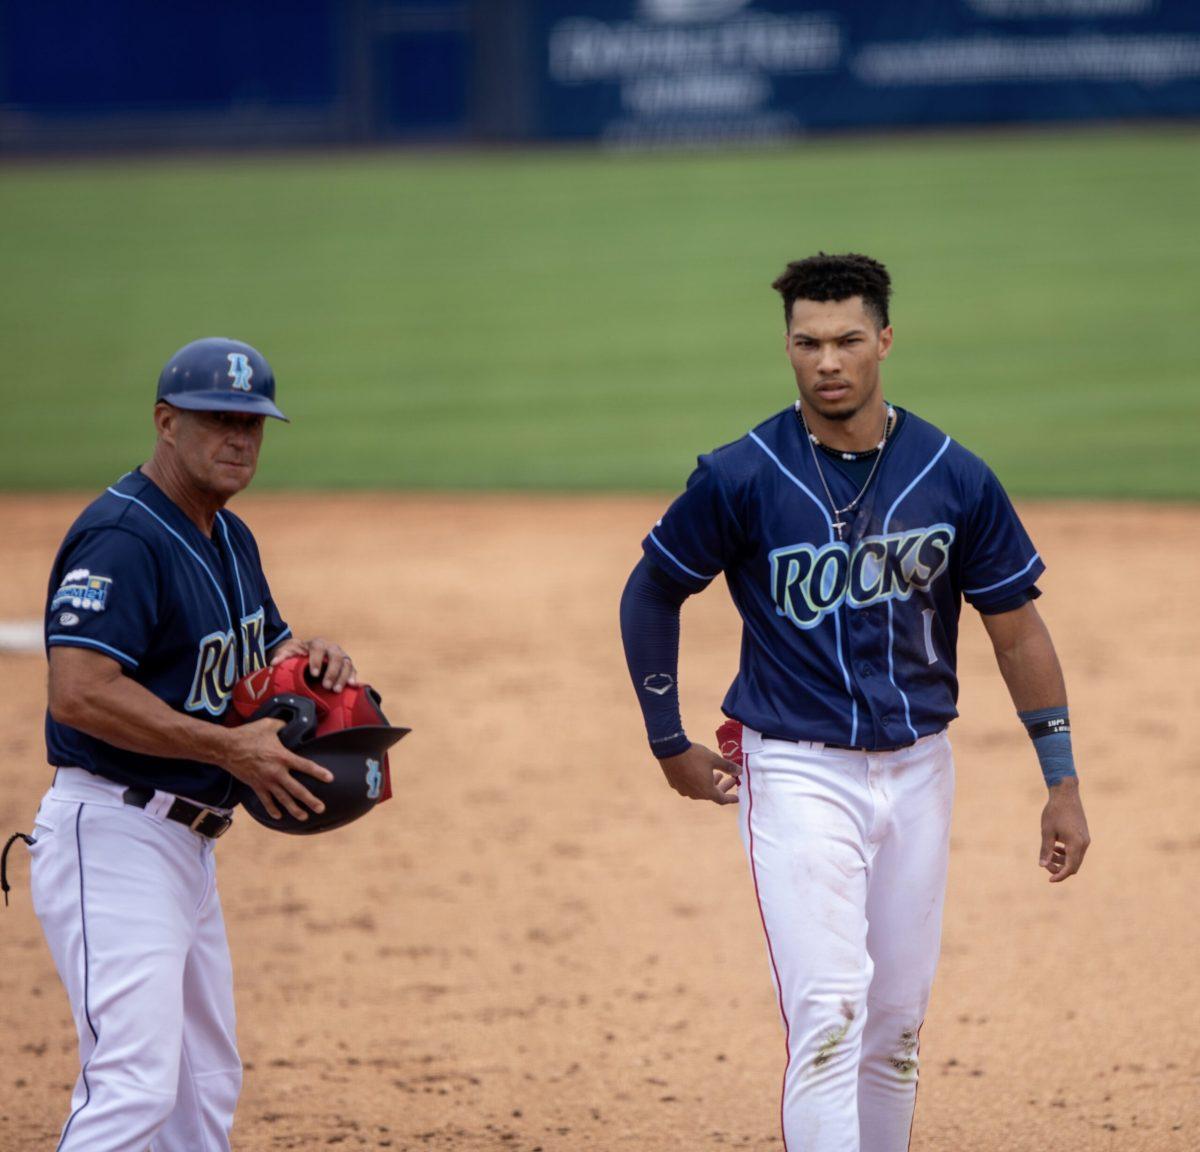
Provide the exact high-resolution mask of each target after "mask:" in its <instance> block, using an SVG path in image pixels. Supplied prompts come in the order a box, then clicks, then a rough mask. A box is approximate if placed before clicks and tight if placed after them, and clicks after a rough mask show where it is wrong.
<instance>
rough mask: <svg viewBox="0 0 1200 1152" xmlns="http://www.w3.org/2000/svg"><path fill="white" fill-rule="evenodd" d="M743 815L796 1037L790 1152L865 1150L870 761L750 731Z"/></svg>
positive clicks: (790, 1044)
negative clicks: (862, 1081) (862, 1104)
mask: <svg viewBox="0 0 1200 1152" xmlns="http://www.w3.org/2000/svg"><path fill="white" fill-rule="evenodd" d="M743 750H744V751H745V753H746V766H745V769H744V772H743V776H742V788H741V797H740V819H741V828H742V837H743V841H744V843H745V846H746V852H747V855H748V857H749V860H750V867H751V871H752V874H753V878H754V887H755V892H756V895H757V898H758V904H759V911H760V913H761V915H762V921H763V928H764V930H765V932H766V936H767V949H768V953H769V957H770V961H771V970H772V978H773V980H774V982H775V988H776V991H777V993H778V996H779V1007H780V1012H781V1014H782V1016H783V1021H784V1028H785V1032H786V1038H787V1040H786V1042H787V1065H786V1070H785V1073H784V1084H783V1093H782V1102H781V1113H782V1117H781V1118H782V1126H783V1138H784V1149H785V1152H858V1149H859V1121H858V1065H859V1053H860V1048H861V1041H862V1028H863V1020H864V1017H865V1014H866V1005H867V989H868V986H869V985H870V982H871V960H870V957H869V955H868V952H867V916H866V902H867V860H868V856H869V850H870V849H869V837H870V833H871V824H872V813H871V810H870V805H869V796H868V791H867V787H866V771H867V770H866V757H863V756H858V757H855V756H851V755H847V754H840V755H838V754H833V753H829V752H825V751H824V750H822V749H820V747H819V746H817V747H816V748H813V749H810V748H808V747H807V746H804V745H795V744H788V743H784V742H782V741H776V740H766V741H764V740H763V739H762V738H761V737H760V736H759V734H758V733H756V732H752V731H750V730H749V729H747V730H746V731H745V732H744V734H743Z"/></svg>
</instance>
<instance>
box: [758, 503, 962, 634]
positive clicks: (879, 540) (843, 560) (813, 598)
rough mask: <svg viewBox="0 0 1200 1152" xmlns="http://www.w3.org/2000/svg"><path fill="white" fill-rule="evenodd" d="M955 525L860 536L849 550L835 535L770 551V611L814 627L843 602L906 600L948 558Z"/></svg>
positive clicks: (798, 624)
mask: <svg viewBox="0 0 1200 1152" xmlns="http://www.w3.org/2000/svg"><path fill="white" fill-rule="evenodd" d="M953 540H954V528H953V527H952V526H951V525H949V524H934V525H932V526H930V527H926V528H912V529H909V530H908V531H906V532H895V533H889V534H887V535H881V536H864V537H863V538H862V540H860V541H859V542H858V543H857V544H856V545H855V546H854V549H853V551H852V550H851V548H850V545H849V544H846V543H844V542H842V541H840V540H834V541H831V542H830V543H828V544H823V545H822V546H821V547H819V548H818V547H816V546H815V545H812V544H791V545H788V546H787V547H784V548H776V549H774V550H773V551H772V552H771V553H770V557H769V558H770V561H771V597H772V599H773V600H774V601H775V611H776V612H777V613H778V614H779V615H780V616H786V617H787V618H788V619H789V620H791V621H792V623H793V624H795V625H796V627H798V628H805V629H808V628H815V627H816V626H817V625H818V624H819V623H820V622H821V621H822V620H823V619H824V618H825V617H826V616H827V615H828V614H829V613H830V612H833V611H835V610H836V609H837V608H838V606H839V605H841V604H842V603H843V602H844V603H846V604H848V605H849V606H850V607H851V608H866V607H868V606H869V605H872V604H881V603H884V602H885V601H888V600H893V599H896V600H907V599H908V598H909V597H910V596H911V595H912V594H913V592H914V591H916V590H920V589H925V588H928V587H929V586H930V585H931V584H932V583H933V582H934V581H935V580H936V579H937V578H938V577H939V576H940V575H941V574H942V573H943V572H944V571H945V570H946V567H947V565H948V564H949V563H950V545H951V543H952V542H953Z"/></svg>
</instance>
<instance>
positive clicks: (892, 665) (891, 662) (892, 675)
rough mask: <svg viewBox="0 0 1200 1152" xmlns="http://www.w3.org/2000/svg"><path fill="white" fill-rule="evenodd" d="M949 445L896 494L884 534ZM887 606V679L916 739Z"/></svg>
mask: <svg viewBox="0 0 1200 1152" xmlns="http://www.w3.org/2000/svg"><path fill="white" fill-rule="evenodd" d="M949 447H950V437H949V436H947V437H946V439H945V440H943V441H942V446H941V447H940V448H939V449H938V450H937V451H936V452H935V453H934V454H933V459H932V460H930V461H929V463H928V464H926V465H925V467H924V468H922V469H921V471H920V472H918V473H917V475H916V476H915V477H914V478H913V480H912V482H911V483H910V484H909V485H908V487H907V488H905V489H904V491H903V492H901V493H900V495H899V496H897V497H896V499H895V500H894V501H893V502H892V506H891V507H890V508H889V509H888V511H887V515H886V516H885V517H884V518H883V531H884V533H885V534H886V533H887V530H888V528H889V526H890V525H891V520H892V513H893V512H895V511H896V509H897V508H898V507H899V506H900V502H901V501H902V500H903V499H904V498H905V496H907V495H908V494H909V493H910V492H911V491H912V490H913V489H914V488H915V487H916V486H917V485H918V484H919V483H920V482H921V481H922V480H924V479H925V477H926V476H927V475H928V473H929V470H930V469H931V468H932V467H933V466H934V465H935V464H936V463H937V462H938V461H939V460H940V459H941V458H942V455H943V453H945V451H946V449H947V448H949ZM887 608H888V679H889V680H890V681H891V682H892V687H893V688H895V689H896V691H897V692H899V693H900V699H901V700H903V701H904V723H905V724H906V725H907V726H908V730H909V731H910V732H911V733H912V735H913V739H914V740H917V739H919V737H918V736H917V730H916V729H915V728H914V727H913V723H912V711H911V709H910V708H909V705H908V696H907V695H906V693H905V691H904V689H903V688H901V687H900V685H899V684H897V683H896V661H895V653H894V648H895V641H896V631H895V628H894V626H893V619H894V617H893V612H892V601H891V600H889V601H888V606H887Z"/></svg>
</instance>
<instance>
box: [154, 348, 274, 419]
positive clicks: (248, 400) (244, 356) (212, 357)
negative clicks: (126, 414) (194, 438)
mask: <svg viewBox="0 0 1200 1152" xmlns="http://www.w3.org/2000/svg"><path fill="white" fill-rule="evenodd" d="M157 399H158V400H161V401H165V402H166V403H167V404H170V405H171V406H172V407H174V408H187V409H190V410H192V411H198V412H248V413H251V414H252V415H258V416H273V417H274V418H275V419H276V420H286V419H287V417H286V416H285V415H284V414H283V413H282V412H280V410H279V409H278V408H276V407H275V373H274V372H272V371H271V365H270V364H268V363H267V360H266V357H265V356H263V354H262V353H261V352H259V351H258V349H257V348H252V347H250V345H249V344H243V343H242V342H241V341H240V340H227V339H226V338H225V337H224V336H208V337H205V339H203V340H193V341H192V342H191V343H190V344H185V345H184V346H183V347H182V348H180V349H179V351H178V352H176V353H175V355H174V356H172V357H171V359H170V360H168V361H167V364H166V367H165V368H163V370H162V372H161V373H160V374H159V377H158V396H157Z"/></svg>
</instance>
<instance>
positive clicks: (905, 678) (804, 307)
mask: <svg viewBox="0 0 1200 1152" xmlns="http://www.w3.org/2000/svg"><path fill="white" fill-rule="evenodd" d="M773 287H774V288H775V289H776V290H777V291H778V292H779V294H780V295H781V296H782V298H783V305H784V315H785V319H786V325H787V328H786V332H787V336H786V339H787V344H786V347H787V354H788V359H789V360H790V362H791V366H792V370H793V372H794V374H795V378H796V384H797V385H798V388H799V393H800V396H799V400H798V401H797V402H796V403H795V404H794V405H792V406H789V407H788V408H787V409H785V410H784V411H783V412H780V413H779V414H778V415H775V416H772V417H771V418H770V419H768V420H766V421H765V422H763V423H762V424H760V425H758V427H756V428H755V429H754V430H753V431H751V432H750V433H749V434H748V435H746V436H744V437H742V439H740V440H736V441H734V442H733V443H732V444H728V445H725V446H724V447H722V448H718V449H717V450H716V451H715V452H712V453H710V454H709V455H706V456H701V457H700V459H699V466H698V467H697V468H696V470H695V471H694V472H693V473H692V475H691V477H690V479H689V480H688V485H687V490H686V491H685V492H684V493H683V494H682V495H681V496H680V497H679V498H678V499H677V500H676V501H675V502H674V503H673V504H672V505H671V507H670V508H669V509H668V510H667V512H666V514H665V515H664V516H663V518H662V519H661V520H660V521H658V523H657V524H656V525H655V527H654V528H653V529H652V530H651V532H650V534H649V535H648V536H647V537H646V539H645V540H644V542H643V550H644V556H643V558H642V560H641V561H640V563H639V564H638V565H637V567H636V568H635V569H634V571H633V574H632V575H631V577H630V579H629V582H628V584H627V586H626V588H625V593H624V596H623V597H622V601H621V628H622V635H623V638H624V642H625V652H626V658H627V661H628V664H629V669H630V673H631V675H632V677H633V683H634V687H635V689H636V691H637V694H638V700H639V703H640V704H641V707H642V711H643V714H644V717H645V721H646V726H647V730H648V733H649V738H650V747H651V750H652V751H653V753H654V755H655V756H656V757H657V758H658V760H659V763H660V764H661V766H662V770H663V772H664V774H665V775H666V777H667V780H668V782H669V783H670V785H671V787H672V788H674V789H675V790H676V791H677V792H679V793H680V794H682V795H683V796H687V797H691V798H693V799H706V800H711V801H713V802H715V803H718V804H737V805H738V806H739V812H740V823H741V831H742V838H743V841H744V844H745V848H746V852H747V856H748V858H749V862H750V869H751V874H752V877H753V881H754V890H755V894H756V897H757V900H758V905H759V911H760V914H761V918H762V924H763V928H764V930H765V933H766V939H767V953H768V957H769V961H770V967H771V973H772V977H773V980H774V984H775V989H776V991H777V994H778V1001H779V1008H780V1012H781V1014H782V1016H783V1023H784V1029H785V1036H786V1047H787V1063H786V1069H785V1072H784V1077H783V1088H782V1100H781V1122H782V1127H783V1139H784V1145H785V1148H786V1149H788V1150H790V1152H855V1150H860V1149H861V1152H900V1150H902V1149H905V1148H906V1147H907V1146H908V1142H909V1136H910V1131H911V1126H912V1115H913V1107H914V1103H915V1099H916V1086H917V1071H918V1052H919V1044H918V1040H919V1034H920V1029H921V1023H922V1020H923V1019H924V1016H925V1009H926V1005H927V1004H928V1001H929V992H930V987H931V984H932V981H933V974H934V969H935V967H936V963H937V956H938V949H939V941H940V935H941V920H942V901H943V895H944V890H945V883H946V867H947V857H948V847H949V832H950V813H951V807H952V802H953V792H954V763H953V760H952V757H951V751H950V744H949V741H948V739H947V736H946V728H947V725H948V724H949V723H950V721H951V720H953V719H954V717H955V715H956V714H957V713H956V711H955V706H954V705H955V700H956V697H957V694H958V683H957V679H956V672H955V649H956V641H957V638H958V618H959V612H960V610H961V601H962V600H963V599H964V598H965V599H966V601H967V602H968V603H969V604H971V605H972V606H973V607H974V608H975V609H976V610H977V611H978V612H980V613H981V615H982V618H983V623H984V626H985V628H986V630H987V633H988V635H989V637H990V638H991V641H992V645H993V647H994V649H995V653H996V659H997V662H998V663H999V666H1000V671H1001V674H1002V675H1003V677H1004V680H1005V683H1006V684H1007V686H1008V690H1009V693H1010V695H1011V696H1012V700H1013V703H1014V704H1015V705H1016V708H1017V711H1018V715H1019V717H1020V719H1021V721H1022V722H1023V723H1024V724H1025V727H1026V728H1027V729H1028V731H1029V734H1030V736H1031V737H1032V739H1033V744H1034V748H1035V750H1036V753H1037V756H1038V758H1039V761H1040V763H1041V768H1042V771H1043V774H1044V776H1045V781H1046V784H1047V786H1048V792H1049V798H1048V800H1047V803H1046V806H1045V809H1044V810H1043V812H1042V822H1041V847H1040V855H1039V862H1040V864H1041V866H1042V867H1043V868H1045V869H1047V870H1048V872H1049V873H1050V880H1051V881H1052V882H1059V881H1062V880H1065V879H1066V878H1067V877H1069V876H1071V875H1072V874H1073V873H1074V872H1076V871H1077V870H1078V868H1079V866H1080V863H1081V862H1082V860H1083V855H1084V852H1085V851H1086V849H1087V846H1088V842H1089V841H1088V832H1087V823H1086V820H1085V818H1084V812H1083V808H1082V806H1081V803H1080V798H1079V787H1078V780H1077V777H1076V773H1075V769H1074V766H1073V763H1072V754H1071V738H1070V723H1069V720H1068V715H1067V697H1066V689H1065V686H1064V683H1063V677H1062V672H1061V669H1060V667H1059V663H1058V659H1057V657H1056V655H1055V651H1054V647H1053V644H1052V643H1051V640H1050V636H1049V633H1048V632H1047V630H1046V627H1045V625H1044V624H1043V623H1042V620H1041V618H1040V616H1039V615H1038V611H1037V607H1036V605H1035V601H1036V599H1037V598H1038V596H1039V590H1038V588H1037V579H1038V577H1039V576H1040V575H1041V574H1042V572H1043V571H1044V565H1043V563H1042V561H1041V559H1040V558H1039V556H1038V554H1037V552H1036V551H1035V550H1034V547H1033V544H1032V543H1031V542H1030V540H1029V537H1028V536H1027V535H1026V533H1025V530H1024V528H1023V527H1022V526H1021V523H1020V521H1019V520H1018V519H1017V515H1016V513H1015V512H1014V510H1013V508H1012V505H1011V504H1010V502H1009V500H1008V498H1007V496H1006V495H1005V493H1004V491H1003V489H1002V488H1001V486H1000V484H999V482H998V481H997V479H996V477H995V476H994V475H993V474H992V472H991V471H990V470H989V469H988V467H987V466H986V465H985V464H984V463H983V462H982V461H981V460H979V459H978V458H977V457H975V456H973V455H971V453H970V452H968V451H967V450H966V449H965V448H963V447H961V446H960V445H958V444H956V443H955V442H954V441H953V440H951V439H950V437H949V436H947V435H945V434H944V433H942V432H941V431H939V430H938V429H937V428H935V427H934V426H933V425H932V424H928V423H926V422H925V421H924V420H922V419H920V417H918V416H916V415H914V414H913V413H911V412H906V411H904V410H903V409H901V408H899V407H896V406H894V405H891V404H889V403H888V402H887V401H886V400H885V399H884V398H883V394H882V391H881V385H880V366H881V364H882V363H883V361H884V360H885V359H886V358H887V355H888V353H889V351H890V350H891V347H892V335H893V334H892V328H891V325H890V324H889V321H888V300H889V296H890V292H891V284H890V280H889V277H888V274H887V271H886V269H885V268H884V267H883V265H882V264H879V263H877V262H876V261H874V260H871V259H869V258H867V257H865V256H860V255H845V256H827V255H825V254H823V253H822V254H820V255H817V256H813V257H810V258H808V259H806V260H800V261H797V262H795V263H792V264H789V265H788V267H787V269H786V270H785V271H784V273H783V274H782V275H781V276H780V277H779V278H778V279H777V280H776V281H775V283H774V285H773ZM722 572H723V573H724V574H725V579H726V582H727V584H728V586H729V591H730V594H731V595H732V597H733V600H734V603H735V605H736V606H737V609H738V612H739V613H740V615H741V618H742V623H743V631H742V650H741V664H740V668H739V670H738V674H737V677H736V678H735V679H734V681H733V684H732V686H731V687H730V689H729V692H728V694H727V695H726V697H725V701H724V704H723V711H724V712H725V714H726V716H727V717H729V719H728V720H727V721H726V723H725V724H724V725H722V728H721V730H720V731H719V732H718V738H719V741H720V752H717V751H713V750H710V749H709V748H707V747H704V746H703V745H701V744H694V743H692V742H691V741H690V740H689V739H688V737H687V736H686V735H685V733H684V730H683V725H682V722H681V720H680V714H679V698H678V674H677V663H678V649H679V615H680V606H681V605H682V603H683V601H684V600H685V599H686V598H687V597H688V596H690V595H692V594H693V593H696V592H699V591H701V590H702V589H704V588H705V587H707V586H708V584H709V583H710V582H711V581H712V580H713V579H715V578H716V576H717V575H718V574H719V573H722Z"/></svg>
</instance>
